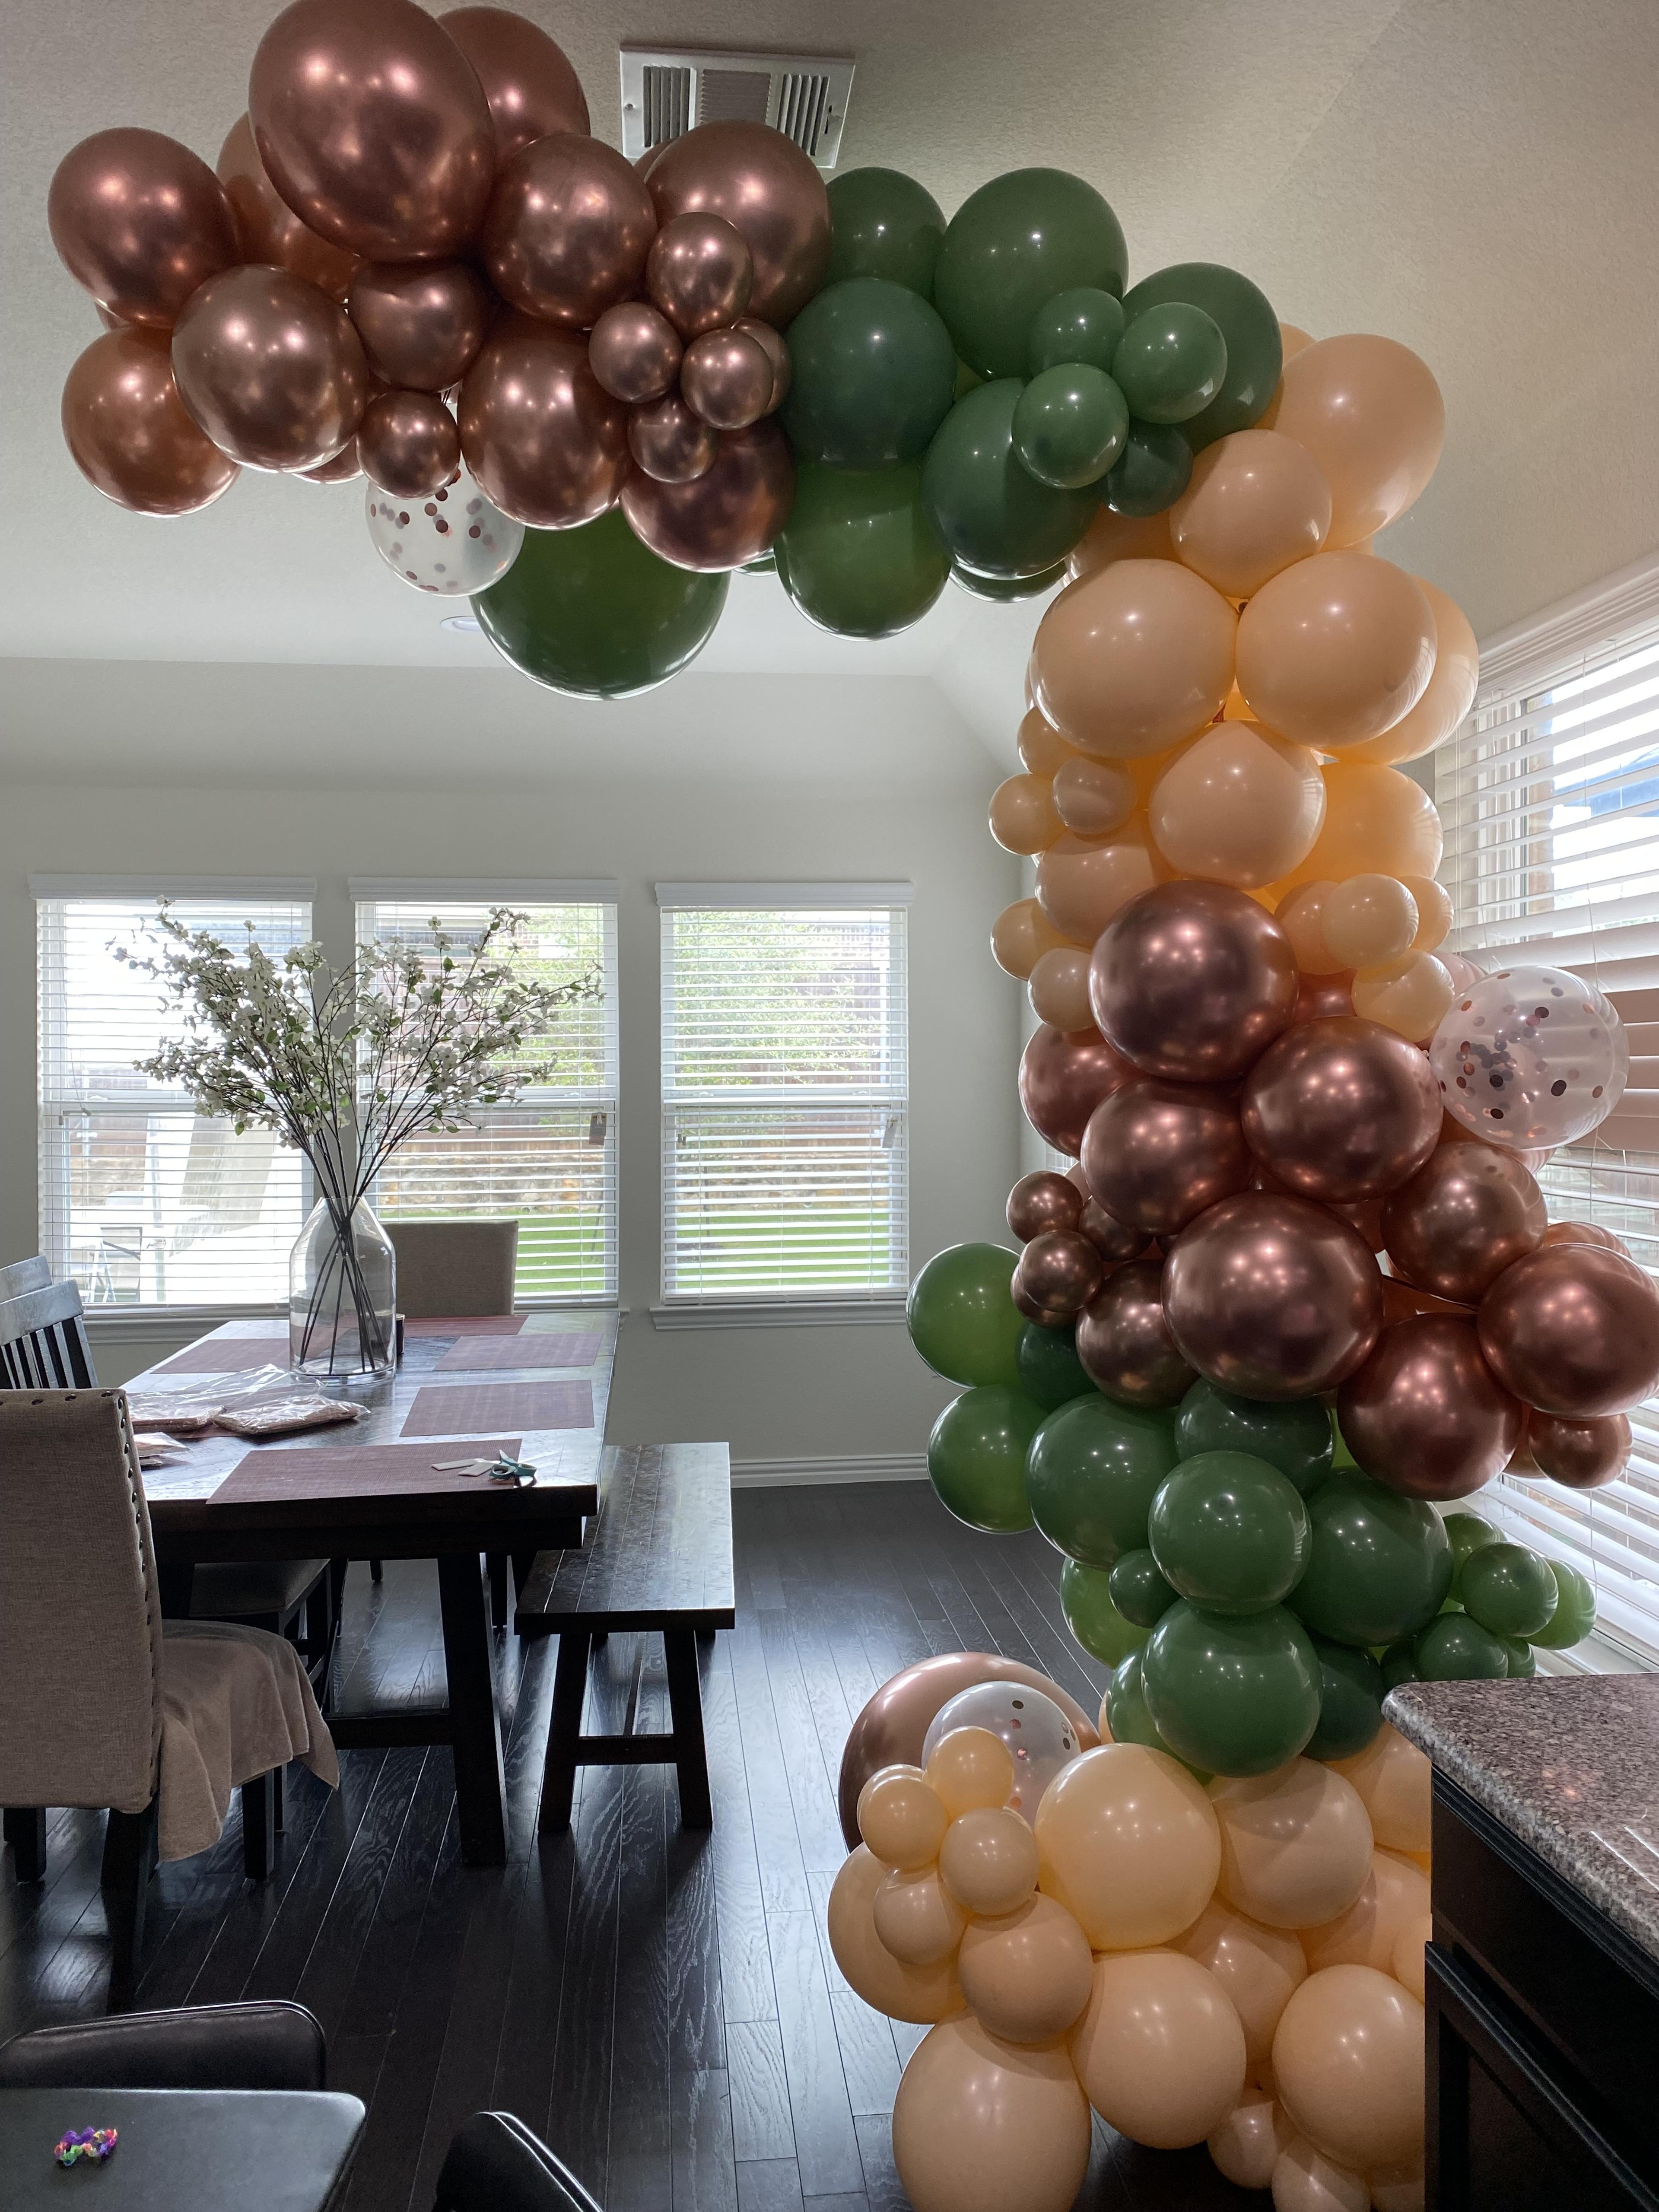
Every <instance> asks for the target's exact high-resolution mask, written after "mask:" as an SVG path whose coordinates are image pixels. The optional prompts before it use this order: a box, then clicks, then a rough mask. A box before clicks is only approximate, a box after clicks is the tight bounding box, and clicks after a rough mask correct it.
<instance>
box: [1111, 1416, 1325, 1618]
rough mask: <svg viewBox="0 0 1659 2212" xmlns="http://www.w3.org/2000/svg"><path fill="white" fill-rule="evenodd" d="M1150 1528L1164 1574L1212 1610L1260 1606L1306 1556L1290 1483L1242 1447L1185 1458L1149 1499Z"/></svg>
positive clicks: (1304, 1528)
mask: <svg viewBox="0 0 1659 2212" xmlns="http://www.w3.org/2000/svg"><path fill="white" fill-rule="evenodd" d="M1147 1535H1148V1540H1149V1541H1150V1543H1151V1546H1152V1557H1153V1558H1154V1559H1156V1560H1157V1562H1158V1569H1159V1571H1160V1572H1161V1573H1162V1574H1163V1576H1164V1579H1165V1581H1166V1582H1168V1583H1170V1586H1171V1588H1172V1589H1175V1590H1176V1591H1177V1592H1178V1593H1179V1594H1180V1595H1181V1596H1182V1597H1184V1598H1189V1599H1190V1600H1191V1601H1192V1602H1193V1603H1194V1605H1198V1606H1202V1607H1204V1608H1205V1609H1206V1611H1207V1612H1211V1613H1265V1612H1266V1611H1267V1607H1269V1606H1273V1605H1277V1604H1278V1603H1279V1601H1280V1600H1281V1599H1282V1598H1284V1597H1285V1596H1287V1595H1289V1593H1290V1592H1291V1590H1292V1589H1294V1588H1295V1587H1296V1584H1297V1583H1298V1582H1299V1581H1300V1580H1301V1577H1302V1571H1303V1569H1304V1567H1305V1566H1306V1565H1307V1562H1308V1509H1307V1507H1306V1506H1305V1505H1304V1504H1303V1502H1302V1499H1301V1497H1300V1495H1299V1494H1298V1492H1297V1489H1296V1486H1295V1485H1294V1484H1293V1483H1291V1482H1289V1481H1287V1480H1286V1479H1285V1476H1284V1475H1282V1474H1280V1473H1279V1469H1278V1468H1276V1467H1269V1466H1268V1464H1267V1461H1266V1460H1265V1459H1252V1458H1250V1457H1249V1455H1248V1454H1246V1453H1244V1452H1232V1451H1212V1452H1200V1454H1199V1455H1198V1457H1197V1458H1196V1459H1188V1460H1183V1461H1182V1462H1181V1464H1180V1465H1179V1466H1178V1467H1177V1468H1176V1469H1175V1471H1174V1472H1173V1474H1171V1475H1170V1478H1169V1480H1168V1481H1167V1482H1165V1483H1164V1486H1163V1487H1162V1488H1161V1489H1160V1490H1159V1492H1158V1496H1157V1497H1156V1498H1154V1499H1153V1501H1152V1512H1151V1514H1150V1516H1148V1520H1147Z"/></svg>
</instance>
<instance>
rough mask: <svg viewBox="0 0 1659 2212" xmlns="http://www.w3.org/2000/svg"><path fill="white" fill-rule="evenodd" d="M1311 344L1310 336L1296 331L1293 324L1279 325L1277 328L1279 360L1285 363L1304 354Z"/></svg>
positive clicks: (1304, 332)
mask: <svg viewBox="0 0 1659 2212" xmlns="http://www.w3.org/2000/svg"><path fill="white" fill-rule="evenodd" d="M1313 342H1314V341H1313V339H1312V337H1310V334H1309V333H1308V332H1307V331H1304V330H1300V329H1298V328H1297V325H1296V324H1294V323H1281V324H1280V325H1279V351H1280V356H1281V358H1282V359H1284V360H1285V361H1289V360H1291V358H1292V357H1293V356H1295V355H1297V354H1299V353H1302V352H1304V351H1305V350H1306V349H1307V348H1308V347H1309V346H1310V345H1311V344H1312V343H1313Z"/></svg>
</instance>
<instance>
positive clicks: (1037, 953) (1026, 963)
mask: <svg viewBox="0 0 1659 2212" xmlns="http://www.w3.org/2000/svg"><path fill="white" fill-rule="evenodd" d="M1071 941H1072V940H1071V939H1070V938H1068V937H1065V936H1062V934H1061V933H1060V931H1059V930H1057V929H1056V928H1055V927H1054V924H1053V923H1052V922H1051V921H1049V919H1048V915H1046V914H1044V913H1043V911H1042V908H1041V907H1040V906H1039V905H1038V904H1037V902H1036V900H1035V899H1034V898H1024V899H1016V900H1015V901H1014V902H1013V904H1012V906H1006V907H1004V908H1003V909H1002V912H1001V913H1000V915H998V916H997V918H996V920H995V921H994V922H993V923H992V924H991V957H993V959H994V961H995V962H996V963H997V966H998V967H999V968H1000V969H1002V971H1003V973H1004V974H1005V975H1012V976H1015V977H1017V978H1018V981H1020V982H1022V983H1023V982H1024V981H1025V979H1026V977H1027V976H1028V975H1030V973H1031V970H1032V969H1034V968H1035V967H1036V963H1037V962H1038V961H1039V960H1041V959H1042V956H1043V954H1044V953H1045V952H1053V951H1055V950H1056V949H1057V948H1058V947H1060V946H1061V945H1070V944H1071Z"/></svg>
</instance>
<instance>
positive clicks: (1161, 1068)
mask: <svg viewBox="0 0 1659 2212" xmlns="http://www.w3.org/2000/svg"><path fill="white" fill-rule="evenodd" d="M1296 994H1297V972H1296V961H1295V958H1294V956H1293V955H1292V953H1291V945H1290V939H1288V938H1287V937H1286V936H1285V933H1284V931H1283V930H1282V929H1280V927H1279V925H1278V923H1277V922H1276V921H1274V920H1273V916H1272V915H1270V914H1268V913H1267V911H1266V910H1265V908H1261V907H1260V906H1258V905H1257V904H1256V902H1255V900H1254V899H1253V898H1250V897H1249V896H1247V895H1246V894H1245V893H1244V892H1243V891H1239V890H1232V889H1231V888H1230V887H1229V886H1228V885H1227V884H1207V883H1192V882H1187V881H1182V882H1177V883H1170V884H1155V885H1154V886H1153V888H1152V890H1146V891H1142V892H1141V893H1140V895H1139V897H1137V898H1134V899H1132V900H1131V901H1130V902H1129V903H1128V905H1127V906H1126V907H1125V908H1122V910H1121V912H1120V913H1118V914H1117V915H1114V916H1113V918H1112V920H1111V921H1110V922H1109V924H1108V926H1107V927H1106V929H1105V930H1104V931H1103V933H1102V935H1101V937H1100V939H1099V941H1098V943H1097V945H1096V946H1095V949H1094V954H1093V957H1092V959H1091V963H1090V969H1089V995H1090V999H1091V1001H1092V1003H1093V1006H1094V1010H1095V1021H1096V1023H1097V1025H1098V1027H1099V1029H1100V1030H1101V1033H1102V1035H1103V1036H1106V1037H1107V1038H1109V1040H1110V1042H1112V1043H1113V1044H1115V1046H1116V1047H1117V1048H1118V1050H1119V1051H1120V1052H1121V1053H1122V1054H1124V1055H1125V1056H1126V1057H1127V1059H1129V1060H1133V1062H1134V1064H1135V1066H1137V1067H1139V1069H1141V1070H1142V1072H1143V1073H1146V1074H1147V1075H1161V1076H1164V1077H1166V1078H1167V1079H1170V1081H1172V1082H1176V1083H1226V1082H1229V1081H1231V1080H1232V1079H1234V1078H1235V1077H1237V1076H1240V1075H1243V1073H1244V1072H1245V1070H1246V1069H1247V1068H1248V1067H1249V1066H1251V1064H1252V1063H1253V1062H1254V1061H1255V1060H1258V1059H1259V1058H1260V1057H1261V1054H1262V1053H1263V1052H1265V1051H1266V1050H1267V1047H1268V1046H1269V1045H1270V1044H1271V1043H1272V1042H1273V1039H1274V1038H1275V1037H1276V1036H1279V1033H1280V1031H1281V1030H1284V1029H1285V1026H1286V1025H1287V1024H1288V1023H1289V1022H1290V1019H1291V1015H1292V1014H1293V1013H1294V1012H1295V1010H1296Z"/></svg>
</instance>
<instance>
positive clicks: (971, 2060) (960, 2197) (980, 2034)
mask: <svg viewBox="0 0 1659 2212" xmlns="http://www.w3.org/2000/svg"><path fill="white" fill-rule="evenodd" d="M1090 2143H1091V2128H1090V2123H1089V2106H1088V2104H1087V2102H1086V2100H1085V2097H1084V2094H1083V2091H1082V2090H1081V2088H1080V2087H1079V2086H1078V2079H1077V2075H1075V2074H1074V2073H1073V2070H1072V2066H1071V2062H1070V2060H1069V2059H1068V2058H1067V2057H1066V2052H1065V2050H1064V2048H1063V2047H1062V2046H1061V2045H1058V2044H1051V2045H1048V2046H1047V2047H1046V2048H1043V2047H1041V2046H1040V2047H1038V2048H1037V2049H1035V2050H1033V2049H1031V2048H1030V2047H1029V2046H1025V2045H1018V2044H1012V2043H1005V2042H1003V2041H1002V2040H1001V2039H1000V2038H999V2037H997V2036H994V2035H992V2034H991V2033H989V2032H988V2031H987V2029H986V2028H984V2027H981V2025H980V2023H979V2021H976V2020H974V2019H972V2018H966V2019H963V2020H950V2021H944V2022H942V2023H941V2024H940V2025H939V2027H935V2028H934V2029H933V2031H932V2033H930V2034H927V2035H925V2036H924V2037H923V2038H922V2039H921V2042H920V2043H919V2044H918V2045H916V2048H915V2051H913V2052H912V2053H911V2055H910V2061H909V2063H908V2065H907V2066H906V2068H905V2069H904V2074H903V2077H902V2080H901V2081H900V2082H899V2086H898V2094H897V2096H896V2098H895V2099H894V2100H893V2163H894V2165H895V2166H896V2167H897V2168H898V2178H899V2180H900V2183H901V2184H902V2187H903V2189H904V2192H905V2194H906V2196H907V2197H908V2198H909V2200H910V2203H911V2204H912V2206H913V2207H914V2208H915V2212H1009V2207H1010V2206H1012V2205H1018V2207H1019V2212H1070V2208H1071V2205H1072V2203H1073V2199H1074V2198H1075V2197H1076V2195H1077V2192H1078V2191H1079V2189H1080V2188H1081V2187H1082V2185H1083V2177H1084V2175H1085V2172H1087V2171H1088V2166H1089V2148H1090Z"/></svg>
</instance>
